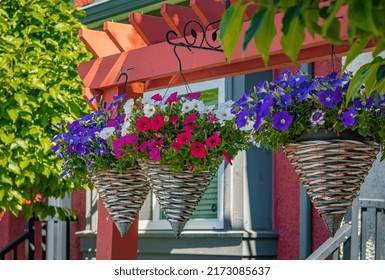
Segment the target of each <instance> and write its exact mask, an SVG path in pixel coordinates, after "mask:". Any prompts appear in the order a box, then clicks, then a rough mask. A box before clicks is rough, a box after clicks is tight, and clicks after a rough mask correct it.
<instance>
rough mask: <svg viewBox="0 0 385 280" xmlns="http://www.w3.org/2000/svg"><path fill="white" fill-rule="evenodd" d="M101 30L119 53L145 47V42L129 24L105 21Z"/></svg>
mask: <svg viewBox="0 0 385 280" xmlns="http://www.w3.org/2000/svg"><path fill="white" fill-rule="evenodd" d="M103 28H104V32H106V34H107V35H108V37H109V38H110V39H111V40H112V42H113V43H114V44H115V45H116V46H117V47H118V49H119V50H120V51H121V52H124V51H130V50H133V49H138V48H143V47H145V46H147V44H146V42H144V40H143V39H142V37H141V36H140V35H139V34H138V32H136V30H135V28H134V27H133V26H132V25H130V24H123V23H117V22H111V21H106V22H105V23H104V26H103Z"/></svg>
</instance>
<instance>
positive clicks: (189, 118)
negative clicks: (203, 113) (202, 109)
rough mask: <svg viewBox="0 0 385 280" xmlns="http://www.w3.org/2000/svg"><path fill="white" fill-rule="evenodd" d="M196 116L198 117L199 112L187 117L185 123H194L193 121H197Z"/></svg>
mask: <svg viewBox="0 0 385 280" xmlns="http://www.w3.org/2000/svg"><path fill="white" fill-rule="evenodd" d="M196 118H197V113H193V114H191V115H190V116H188V117H187V118H186V120H185V121H184V124H189V123H193V122H195V119H196Z"/></svg>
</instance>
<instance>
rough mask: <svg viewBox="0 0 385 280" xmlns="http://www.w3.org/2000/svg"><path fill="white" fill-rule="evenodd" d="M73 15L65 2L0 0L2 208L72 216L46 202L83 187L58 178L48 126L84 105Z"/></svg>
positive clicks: (80, 50) (75, 113) (79, 45)
mask: <svg viewBox="0 0 385 280" xmlns="http://www.w3.org/2000/svg"><path fill="white" fill-rule="evenodd" d="M75 13H77V12H76V11H75V9H74V6H73V5H72V4H71V3H70V1H66V0H44V1H43V0H24V1H13V0H2V1H1V6H0V91H1V94H0V212H2V211H6V210H10V211H11V212H12V213H13V214H14V215H17V214H18V212H19V211H21V210H23V211H24V214H25V216H26V218H28V217H30V216H31V215H32V213H33V212H35V213H36V214H37V215H40V216H41V217H45V216H47V215H51V216H52V215H55V213H58V214H59V216H60V217H61V218H63V217H64V216H72V215H73V213H72V212H71V211H70V210H63V209H61V210H58V209H57V208H52V207H47V206H46V205H45V204H44V203H43V202H44V198H47V197H55V198H59V197H64V195H65V194H66V193H67V192H69V191H72V190H75V189H78V188H81V186H77V185H74V184H73V183H69V182H65V181H63V180H60V179H59V174H60V166H61V164H62V162H61V160H60V159H56V157H55V155H54V154H52V153H50V149H51V140H50V139H51V137H52V136H53V132H52V131H51V129H50V126H51V125H52V124H55V123H58V122H60V121H61V120H65V121H70V120H71V119H72V118H74V117H77V116H78V115H79V114H80V113H81V112H83V111H85V109H86V108H87V106H86V104H85V102H84V101H83V100H82V98H81V94H80V93H81V88H82V84H81V81H80V79H79V78H78V74H77V64H78V63H80V62H81V61H84V60H86V59H87V58H88V53H87V51H86V49H85V48H84V46H83V45H82V43H81V42H80V40H79V38H78V35H77V30H78V29H80V28H81V27H82V26H81V24H80V22H79V20H78V19H76V18H75V16H74V15H75ZM69 105H70V106H69ZM40 194H41V195H42V197H43V201H40V200H37V199H36V195H38V196H40Z"/></svg>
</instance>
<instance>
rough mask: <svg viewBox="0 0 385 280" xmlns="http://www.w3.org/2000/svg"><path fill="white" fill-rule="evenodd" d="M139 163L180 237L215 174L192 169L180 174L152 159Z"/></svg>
mask: <svg viewBox="0 0 385 280" xmlns="http://www.w3.org/2000/svg"><path fill="white" fill-rule="evenodd" d="M139 163H140V166H141V167H142V169H143V171H144V173H145V175H146V177H147V179H148V181H149V183H150V187H151V189H152V190H153V192H154V193H155V196H156V198H157V200H158V202H159V205H160V207H161V209H162V210H163V212H164V214H165V216H166V218H167V220H168V221H169V223H170V225H171V227H172V230H173V231H174V233H175V235H176V237H179V235H180V234H181V232H182V230H183V228H184V226H185V224H186V223H187V221H188V220H189V219H190V217H191V215H192V213H193V212H194V210H195V209H196V207H197V205H198V203H199V201H200V200H201V198H202V196H203V194H204V193H205V191H206V189H207V187H208V185H209V184H210V182H211V180H212V178H213V176H214V174H212V173H210V172H203V173H200V174H192V173H191V172H189V171H188V170H186V171H185V172H180V173H176V172H172V171H170V170H169V169H168V168H167V166H162V167H160V166H159V164H158V163H156V162H154V161H150V160H142V161H140V162H139Z"/></svg>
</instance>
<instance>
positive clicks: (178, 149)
mask: <svg viewBox="0 0 385 280" xmlns="http://www.w3.org/2000/svg"><path fill="white" fill-rule="evenodd" d="M171 147H172V148H173V149H174V150H175V151H180V150H181V148H182V145H180V144H178V143H177V142H172V143H171Z"/></svg>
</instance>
